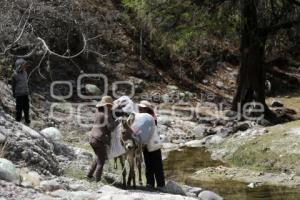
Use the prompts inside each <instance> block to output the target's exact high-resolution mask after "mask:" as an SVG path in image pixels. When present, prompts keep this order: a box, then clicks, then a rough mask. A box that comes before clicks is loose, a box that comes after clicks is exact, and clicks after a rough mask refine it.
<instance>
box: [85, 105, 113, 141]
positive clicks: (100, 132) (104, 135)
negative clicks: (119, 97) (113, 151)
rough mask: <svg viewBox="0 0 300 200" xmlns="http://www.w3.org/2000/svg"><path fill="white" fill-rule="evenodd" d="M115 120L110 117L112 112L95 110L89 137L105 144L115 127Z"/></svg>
mask: <svg viewBox="0 0 300 200" xmlns="http://www.w3.org/2000/svg"><path fill="white" fill-rule="evenodd" d="M116 125H117V124H116V122H115V121H114V119H113V117H112V113H108V114H106V113H103V112H99V111H97V112H96V116H95V122H94V126H93V128H92V131H91V137H93V138H95V139H97V140H98V141H101V142H104V143H105V144H109V143H110V136H111V132H112V131H113V130H114V129H115V127H116Z"/></svg>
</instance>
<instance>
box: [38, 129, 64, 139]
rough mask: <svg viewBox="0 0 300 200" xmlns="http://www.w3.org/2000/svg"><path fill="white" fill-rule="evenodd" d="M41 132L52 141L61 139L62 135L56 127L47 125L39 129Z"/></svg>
mask: <svg viewBox="0 0 300 200" xmlns="http://www.w3.org/2000/svg"><path fill="white" fill-rule="evenodd" d="M41 133H42V134H43V135H44V136H45V137H46V138H47V139H50V140H52V141H59V140H61V139H62V135H61V133H60V131H59V130H58V129H57V128H54V127H49V128H45V129H43V130H42V131H41Z"/></svg>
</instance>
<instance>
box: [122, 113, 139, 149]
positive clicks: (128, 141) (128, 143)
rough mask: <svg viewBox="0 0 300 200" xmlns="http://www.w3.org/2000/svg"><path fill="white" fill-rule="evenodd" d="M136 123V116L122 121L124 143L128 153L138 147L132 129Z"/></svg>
mask: <svg viewBox="0 0 300 200" xmlns="http://www.w3.org/2000/svg"><path fill="white" fill-rule="evenodd" d="M133 121H134V116H132V115H130V116H129V117H128V118H125V119H123V120H122V130H121V133H122V136H121V137H122V143H123V145H124V147H125V149H126V150H127V151H129V150H132V149H134V148H135V147H136V142H135V139H134V137H133V131H132V129H131V128H130V126H131V124H132V123H133Z"/></svg>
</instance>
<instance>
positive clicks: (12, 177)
mask: <svg viewBox="0 0 300 200" xmlns="http://www.w3.org/2000/svg"><path fill="white" fill-rule="evenodd" d="M0 179H1V180H5V181H9V182H13V183H19V182H20V177H19V175H18V171H17V169H16V166H15V165H14V164H13V163H12V162H11V161H10V160H7V159H4V158H0Z"/></svg>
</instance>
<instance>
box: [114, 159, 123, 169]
mask: <svg viewBox="0 0 300 200" xmlns="http://www.w3.org/2000/svg"><path fill="white" fill-rule="evenodd" d="M119 159H120V160H121V158H120V157H119ZM120 162H121V161H120ZM114 169H118V157H117V158H114Z"/></svg>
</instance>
